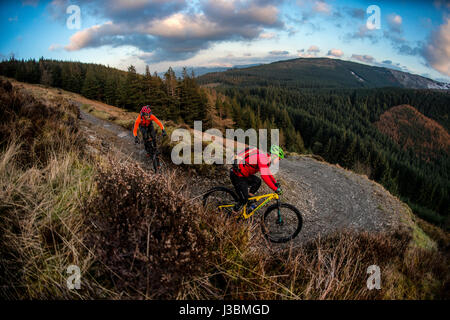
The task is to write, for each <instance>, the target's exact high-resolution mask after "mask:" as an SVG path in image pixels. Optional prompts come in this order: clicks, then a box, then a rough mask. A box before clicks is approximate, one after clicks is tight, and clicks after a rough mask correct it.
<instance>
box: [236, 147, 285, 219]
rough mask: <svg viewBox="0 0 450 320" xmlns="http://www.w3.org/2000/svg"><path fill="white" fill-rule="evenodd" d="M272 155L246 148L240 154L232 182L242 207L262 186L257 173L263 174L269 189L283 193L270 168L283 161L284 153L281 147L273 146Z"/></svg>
mask: <svg viewBox="0 0 450 320" xmlns="http://www.w3.org/2000/svg"><path fill="white" fill-rule="evenodd" d="M270 153H271V154H267V153H265V152H262V151H260V150H258V149H257V148H246V149H245V150H244V151H242V152H241V153H240V154H238V156H237V159H236V160H235V162H234V164H233V168H232V169H231V170H230V180H231V183H232V184H233V186H234V189H235V190H236V193H237V195H238V197H239V205H240V206H242V205H245V204H246V203H247V202H248V197H249V195H250V196H252V197H253V196H254V194H255V193H256V192H257V191H258V189H259V187H260V186H261V179H260V178H258V177H257V176H255V174H256V173H257V172H260V173H261V177H262V179H263V180H264V182H265V183H266V184H267V185H268V186H269V188H271V189H272V190H273V191H274V192H276V193H281V187H280V185H279V183H277V181H276V180H275V178H274V177H273V175H272V172H270V169H269V166H270V165H271V163H276V162H277V161H279V160H280V159H283V158H284V152H283V150H282V149H281V148H280V147H279V146H277V145H273V146H272V147H271V148H270ZM249 188H250V190H249ZM236 209H237V208H235V210H236Z"/></svg>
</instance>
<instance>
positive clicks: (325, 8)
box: [313, 1, 331, 14]
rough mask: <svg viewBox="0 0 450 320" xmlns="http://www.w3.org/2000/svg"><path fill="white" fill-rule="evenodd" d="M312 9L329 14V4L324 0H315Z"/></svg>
mask: <svg viewBox="0 0 450 320" xmlns="http://www.w3.org/2000/svg"><path fill="white" fill-rule="evenodd" d="M313 11H315V12H319V13H324V14H330V13H331V6H330V5H329V4H327V3H326V2H325V1H316V2H315V4H314V7H313Z"/></svg>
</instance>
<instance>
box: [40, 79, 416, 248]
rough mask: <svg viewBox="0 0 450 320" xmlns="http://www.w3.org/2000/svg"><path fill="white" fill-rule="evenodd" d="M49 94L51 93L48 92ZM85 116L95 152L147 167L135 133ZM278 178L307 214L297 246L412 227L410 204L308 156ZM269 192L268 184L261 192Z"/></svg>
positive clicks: (203, 185) (284, 166)
mask: <svg viewBox="0 0 450 320" xmlns="http://www.w3.org/2000/svg"><path fill="white" fill-rule="evenodd" d="M35 89H36V88H35ZM45 90H47V92H46V93H47V94H48V93H50V92H49V89H45ZM77 96H78V95H76V94H70V95H67V97H66V98H67V99H68V100H69V101H70V102H71V103H73V104H75V105H76V106H78V107H81V105H82V104H84V103H92V104H93V103H96V102H95V101H90V100H87V99H86V98H82V99H81V98H80V99H78V97H77ZM80 113H81V114H80V116H81V120H82V121H81V127H82V129H83V131H84V132H85V133H86V138H87V140H88V145H87V147H88V148H90V149H91V152H93V153H98V152H102V150H104V151H106V150H113V152H115V153H116V154H118V155H119V156H120V157H122V158H124V159H126V158H131V159H135V160H137V161H139V162H141V163H145V160H146V157H145V152H144V150H143V147H142V146H141V145H138V146H136V145H135V144H134V138H133V136H132V133H131V130H126V129H124V128H123V127H121V126H119V125H116V124H114V123H112V122H110V121H106V120H102V119H99V118H96V117H94V116H92V115H91V114H89V113H86V112H83V111H82V110H81V109H80ZM276 178H277V179H278V180H280V182H281V183H282V186H283V190H284V193H283V195H282V200H283V201H285V202H288V203H291V204H293V205H295V206H296V207H297V208H298V209H299V210H300V211H301V212H302V215H303V219H304V225H303V229H302V232H301V233H300V234H299V236H298V237H297V238H296V239H295V244H299V243H302V242H304V241H305V240H310V239H312V238H315V237H316V236H318V235H319V234H320V235H325V234H327V233H330V232H333V231H336V230H343V229H347V230H348V229H353V230H367V231H389V230H396V229H397V228H399V226H400V225H408V226H411V225H412V224H413V223H412V221H411V218H410V215H409V214H408V208H407V207H406V205H404V204H403V203H402V202H400V201H399V200H398V199H397V198H395V197H393V196H392V195H391V194H390V193H389V192H388V191H386V190H385V189H384V188H383V187H382V186H381V185H379V184H378V183H376V182H373V181H371V180H369V179H367V178H366V177H365V176H361V175H358V174H355V173H353V172H351V171H348V170H345V169H342V168H340V167H338V166H335V165H330V164H328V163H325V162H320V161H317V160H315V159H313V158H311V157H307V156H297V157H290V158H286V159H284V160H283V161H281V162H280V170H279V172H278V173H277V174H276ZM190 179H191V180H190V182H191V183H190V185H195V186H196V187H195V188H192V194H193V197H198V196H200V195H201V194H202V193H203V192H205V191H206V190H207V189H209V188H210V187H211V186H212V185H216V184H223V183H228V184H229V185H231V183H230V182H229V179H228V177H227V176H225V177H221V179H220V180H221V181H220V182H219V181H217V180H211V179H205V178H203V177H191V178H190ZM269 191H270V190H269V189H268V187H267V186H265V185H264V184H263V186H262V189H261V192H269Z"/></svg>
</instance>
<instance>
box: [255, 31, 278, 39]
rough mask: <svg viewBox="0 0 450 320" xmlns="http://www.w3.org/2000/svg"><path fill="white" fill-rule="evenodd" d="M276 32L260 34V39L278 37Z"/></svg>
mask: <svg viewBox="0 0 450 320" xmlns="http://www.w3.org/2000/svg"><path fill="white" fill-rule="evenodd" d="M276 36H277V35H276V34H275V33H274V32H263V33H261V34H260V35H259V38H260V39H264V40H270V39H274V38H276Z"/></svg>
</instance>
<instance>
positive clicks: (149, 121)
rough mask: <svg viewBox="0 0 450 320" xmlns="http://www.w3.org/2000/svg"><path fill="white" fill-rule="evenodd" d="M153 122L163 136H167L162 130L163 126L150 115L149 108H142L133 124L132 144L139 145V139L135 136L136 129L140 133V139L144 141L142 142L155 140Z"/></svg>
mask: <svg viewBox="0 0 450 320" xmlns="http://www.w3.org/2000/svg"><path fill="white" fill-rule="evenodd" d="M153 121H154V122H156V124H157V125H158V126H159V127H160V128H161V130H162V134H163V136H166V135H167V134H166V130H164V126H163V124H162V123H161V121H159V119H158V118H157V117H155V115H154V114H153V113H152V110H151V109H150V106H148V105H147V106H143V107H142V109H141V112H140V113H139V116H138V117H137V119H136V121H135V122H134V129H133V136H134V142H135V143H136V144H137V143H139V138H138V136H137V134H138V128H139V130H140V131H141V133H142V139H143V140H144V142H145V141H147V140H149V138H151V140H154V139H155V128H153Z"/></svg>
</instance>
